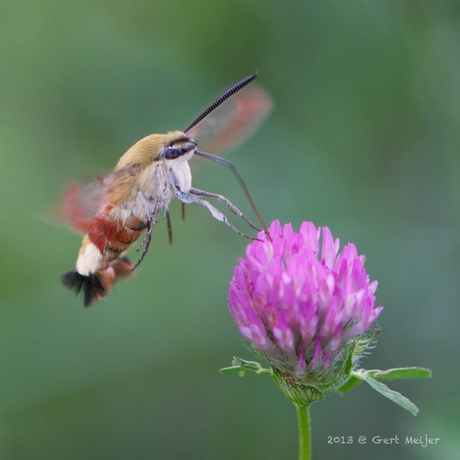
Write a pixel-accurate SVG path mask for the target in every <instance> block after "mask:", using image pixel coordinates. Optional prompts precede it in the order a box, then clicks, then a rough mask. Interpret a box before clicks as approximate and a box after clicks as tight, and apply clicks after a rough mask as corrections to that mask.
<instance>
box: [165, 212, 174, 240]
mask: <svg viewBox="0 0 460 460" xmlns="http://www.w3.org/2000/svg"><path fill="white" fill-rule="evenodd" d="M165 214H166V226H167V227H168V240H169V244H172V242H173V237H172V226H171V218H170V217H169V211H166V212H165Z"/></svg>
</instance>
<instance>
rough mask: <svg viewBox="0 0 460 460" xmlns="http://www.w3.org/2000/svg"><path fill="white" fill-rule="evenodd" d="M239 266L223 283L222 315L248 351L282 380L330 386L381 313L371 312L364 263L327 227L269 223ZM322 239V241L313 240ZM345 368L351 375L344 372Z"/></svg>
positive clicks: (370, 285)
mask: <svg viewBox="0 0 460 460" xmlns="http://www.w3.org/2000/svg"><path fill="white" fill-rule="evenodd" d="M269 233H270V236H271V241H270V240H269V239H268V238H267V236H266V235H265V234H264V233H263V232H261V233H260V234H259V236H258V240H256V241H254V242H252V243H251V244H250V245H249V246H248V247H247V250H246V257H245V258H242V259H240V260H239V263H238V266H237V267H236V268H235V271H234V275H233V279H232V281H231V283H230V289H229V296H228V303H229V307H230V312H231V314H232V316H233V318H234V320H235V322H236V324H237V325H238V328H239V331H240V333H241V334H242V336H243V337H244V338H245V339H246V340H247V341H248V342H249V344H250V346H251V348H252V349H253V350H254V351H255V352H256V353H257V354H258V355H260V356H262V357H264V358H266V359H267V360H268V361H269V362H270V364H271V365H272V367H273V368H274V370H275V371H277V372H279V373H280V374H281V375H282V376H283V379H287V380H289V381H292V382H297V383H299V384H301V383H305V382H308V383H314V382H315V383H318V384H320V383H321V382H323V383H324V384H326V386H330V384H332V383H333V382H336V383H337V379H338V380H343V379H344V378H346V377H347V376H345V375H342V376H340V375H338V374H339V373H340V372H341V371H342V370H343V368H344V366H345V363H346V362H347V361H348V362H349V361H350V360H351V356H352V354H353V353H354V352H356V351H357V350H358V349H359V351H360V352H362V351H363V349H362V348H363V347H360V346H358V347H356V345H357V343H358V341H359V340H360V338H361V335H362V334H363V333H364V331H366V330H367V329H368V328H369V327H370V326H371V325H372V324H373V323H374V321H375V320H376V319H377V317H378V316H379V314H380V312H381V310H382V308H383V307H377V308H374V302H375V296H374V294H375V291H376V289H377V282H376V281H373V282H370V280H369V276H368V275H367V273H366V270H365V268H364V257H363V256H361V255H358V253H357V250H356V247H355V245H354V244H352V243H348V244H347V245H346V246H345V247H344V248H343V250H342V251H341V252H339V245H340V242H339V240H338V239H335V240H334V238H333V237H332V234H331V232H330V230H329V229H328V228H327V227H323V228H316V227H315V226H314V225H313V224H312V223H311V222H303V223H302V225H301V226H300V231H299V233H295V232H294V231H293V229H292V225H290V224H287V225H284V227H283V228H282V227H281V225H280V223H279V222H278V221H274V222H273V223H272V224H271V226H270V229H269ZM321 234H322V237H321ZM349 370H351V369H349Z"/></svg>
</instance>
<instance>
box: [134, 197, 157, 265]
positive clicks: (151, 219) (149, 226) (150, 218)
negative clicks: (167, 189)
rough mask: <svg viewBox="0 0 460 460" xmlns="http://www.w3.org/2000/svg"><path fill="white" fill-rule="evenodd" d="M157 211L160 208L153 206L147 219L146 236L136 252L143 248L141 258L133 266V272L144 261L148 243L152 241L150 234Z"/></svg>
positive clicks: (155, 220) (155, 221)
mask: <svg viewBox="0 0 460 460" xmlns="http://www.w3.org/2000/svg"><path fill="white" fill-rule="evenodd" d="M159 210H160V206H159V205H157V206H155V209H154V211H153V213H152V214H150V215H149V216H148V217H147V235H145V238H144V239H143V240H142V243H141V244H140V245H139V247H138V248H137V250H136V251H137V252H139V251H140V250H141V249H142V248H143V251H142V254H141V256H140V257H139V260H138V261H137V262H136V263H135V264H134V267H133V270H135V269H136V268H137V267H138V266H139V265H140V263H141V262H142V261H143V260H144V257H145V255H146V254H147V251H148V250H149V246H150V242H151V241H152V232H153V228H154V227H155V224H156V223H157V219H156V217H157V215H158V212H159Z"/></svg>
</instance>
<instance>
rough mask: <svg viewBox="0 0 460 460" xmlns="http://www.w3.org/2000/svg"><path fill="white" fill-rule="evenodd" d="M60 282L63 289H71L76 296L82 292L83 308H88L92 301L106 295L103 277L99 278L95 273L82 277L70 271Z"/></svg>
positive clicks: (74, 271)
mask: <svg viewBox="0 0 460 460" xmlns="http://www.w3.org/2000/svg"><path fill="white" fill-rule="evenodd" d="M61 280H62V284H63V285H64V286H65V287H67V288H69V289H73V290H74V291H75V293H76V294H77V295H78V294H79V293H80V291H82V290H83V302H84V305H85V307H89V306H90V305H91V303H92V302H93V301H96V300H98V299H100V298H101V297H104V296H106V295H107V294H108V290H107V287H106V286H105V283H104V279H103V276H99V275H98V274H97V273H94V274H91V275H89V276H84V275H80V273H78V272H77V271H76V270H72V271H70V272H67V273H66V274H64V275H62V278H61Z"/></svg>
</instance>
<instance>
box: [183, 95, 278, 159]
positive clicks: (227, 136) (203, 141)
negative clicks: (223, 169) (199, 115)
mask: <svg viewBox="0 0 460 460" xmlns="http://www.w3.org/2000/svg"><path fill="white" fill-rule="evenodd" d="M271 108H272V100H271V98H270V96H269V95H268V94H267V93H266V91H265V90H263V89H262V88H261V87H259V86H250V87H248V88H245V89H244V90H243V91H241V92H238V93H236V94H235V95H233V96H232V97H231V98H229V99H228V100H227V101H225V103H223V104H222V105H221V106H220V107H218V108H217V109H216V110H214V111H213V112H212V113H211V114H210V115H208V116H207V117H206V118H204V119H203V121H201V122H200V123H199V124H197V125H196V126H194V127H193V128H191V129H190V130H189V131H188V132H187V134H188V135H190V136H191V137H192V138H194V139H196V140H197V142H198V149H199V150H203V151H205V152H210V153H221V152H224V151H228V150H231V149H233V148H235V147H236V146H237V145H238V144H240V143H241V142H243V141H244V140H245V139H247V138H248V137H249V136H251V135H252V134H253V133H254V132H255V131H256V130H257V128H258V127H259V125H260V124H261V123H262V121H263V120H264V118H265V117H266V116H267V115H268V113H269V112H270V110H271Z"/></svg>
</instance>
